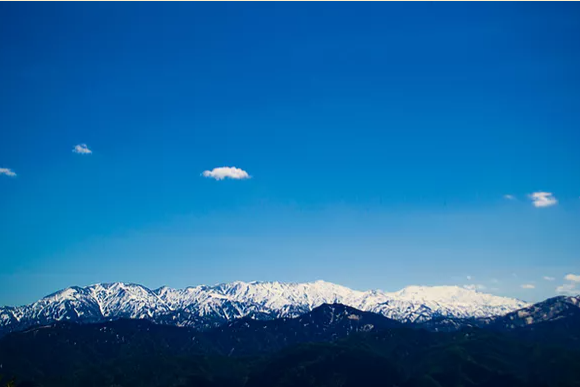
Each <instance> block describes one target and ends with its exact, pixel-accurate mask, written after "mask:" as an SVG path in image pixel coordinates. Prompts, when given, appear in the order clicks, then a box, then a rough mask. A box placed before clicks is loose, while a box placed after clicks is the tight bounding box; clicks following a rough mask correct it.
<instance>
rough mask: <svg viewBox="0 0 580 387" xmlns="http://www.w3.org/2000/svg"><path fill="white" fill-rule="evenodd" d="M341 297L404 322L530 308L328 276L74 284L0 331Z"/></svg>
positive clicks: (267, 309)
mask: <svg viewBox="0 0 580 387" xmlns="http://www.w3.org/2000/svg"><path fill="white" fill-rule="evenodd" d="M335 303H336V304H343V305H347V306H350V307H353V308H356V309H359V310H362V311H368V312H375V313H379V314H382V315H384V316H386V317H389V318H391V319H394V320H397V321H401V322H423V321H427V320H430V319H432V318H434V317H449V318H471V317H489V316H497V315H504V314H507V313H509V312H512V311H515V310H517V309H520V308H523V307H526V306H528V304H526V303H525V302H523V301H520V300H516V299H511V298H505V297H498V296H494V295H490V294H484V293H479V292H477V291H474V290H468V289H464V288H460V287H457V286H434V287H425V286H410V287H407V288H404V289H402V290H400V291H398V292H393V293H387V292H382V291H377V290H373V291H365V292H363V291H357V290H352V289H349V288H346V287H344V286H340V285H336V284H332V283H328V282H324V281H316V282H311V283H279V282H249V283H246V282H232V283H227V284H219V285H215V286H205V285H204V286H196V287H188V288H185V289H171V288H168V287H162V288H159V289H156V290H151V289H148V288H146V287H144V286H141V285H136V284H125V283H112V284H96V285H91V286H87V287H76V286H74V287H70V288H67V289H64V290H61V291H59V292H56V293H54V294H51V295H49V296H46V297H44V298H43V299H41V300H39V301H37V302H35V303H33V304H30V305H26V306H21V307H5V308H0V334H2V333H6V332H10V331H15V330H21V329H25V328H27V327H29V326H32V325H39V324H40V325H43V324H50V323H52V322H55V321H61V320H67V321H78V322H97V321H105V320H112V319H119V318H139V319H149V320H152V321H155V322H157V323H162V324H171V325H177V326H190V327H195V328H200V329H204V328H209V327H215V326H218V325H221V324H223V323H225V322H228V321H231V320H234V319H237V318H241V317H251V318H254V319H263V320H269V319H275V318H281V317H296V316H299V315H302V314H304V313H307V312H310V311H312V310H313V309H314V308H315V307H318V306H320V305H322V304H335Z"/></svg>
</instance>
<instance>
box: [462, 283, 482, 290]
mask: <svg viewBox="0 0 580 387" xmlns="http://www.w3.org/2000/svg"><path fill="white" fill-rule="evenodd" d="M463 288H464V289H467V290H485V289H487V288H486V286H485V285H481V284H470V285H463Z"/></svg>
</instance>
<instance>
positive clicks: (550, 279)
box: [544, 275, 556, 281]
mask: <svg viewBox="0 0 580 387" xmlns="http://www.w3.org/2000/svg"><path fill="white" fill-rule="evenodd" d="M544 279H545V280H546V281H553V280H555V279H556V278H554V277H548V276H547V275H546V276H544Z"/></svg>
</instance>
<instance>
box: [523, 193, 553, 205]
mask: <svg viewBox="0 0 580 387" xmlns="http://www.w3.org/2000/svg"><path fill="white" fill-rule="evenodd" d="M528 196H529V197H530V199H532V204H533V205H534V207H538V208H540V207H550V206H553V205H555V204H556V203H558V200H556V198H555V197H554V195H553V194H552V193H551V192H534V193H531V194H530V195H528Z"/></svg>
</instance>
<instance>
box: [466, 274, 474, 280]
mask: <svg viewBox="0 0 580 387" xmlns="http://www.w3.org/2000/svg"><path fill="white" fill-rule="evenodd" d="M465 278H467V279H468V280H469V281H471V280H472V279H473V277H472V276H470V275H468V276H466V277H465Z"/></svg>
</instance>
